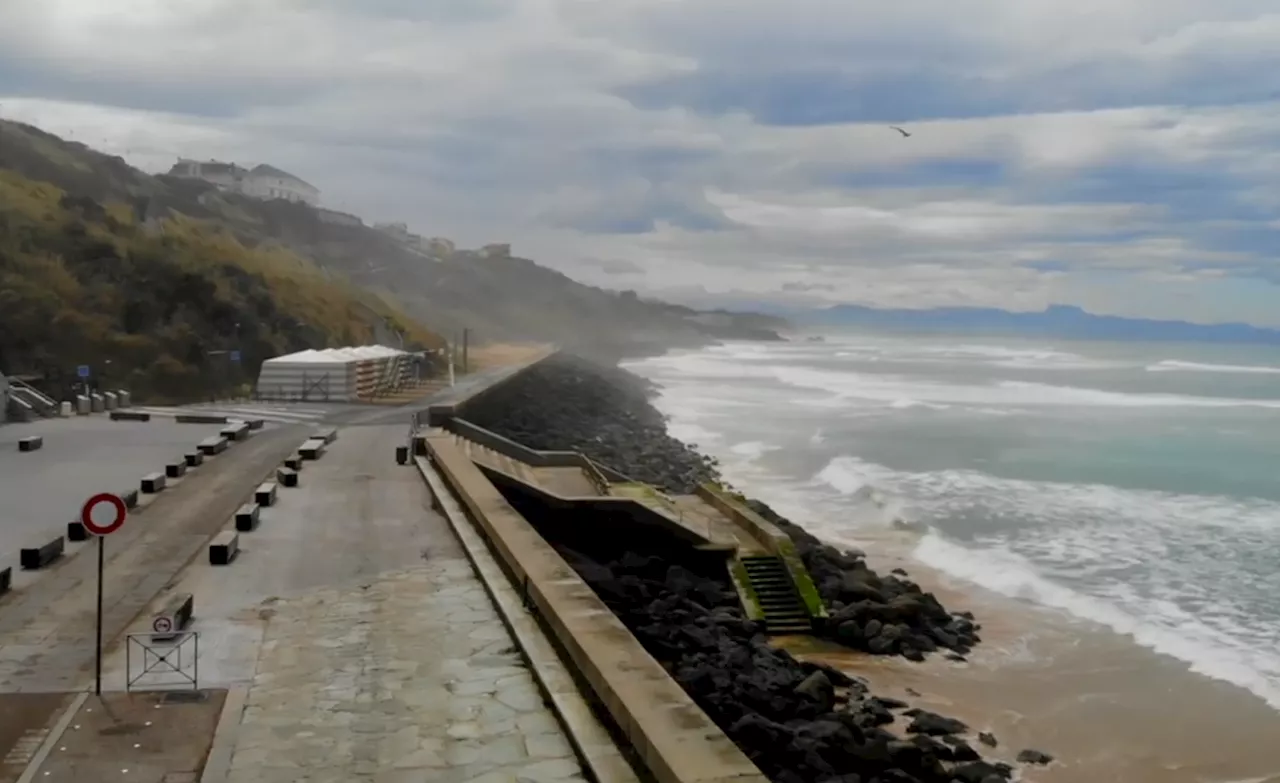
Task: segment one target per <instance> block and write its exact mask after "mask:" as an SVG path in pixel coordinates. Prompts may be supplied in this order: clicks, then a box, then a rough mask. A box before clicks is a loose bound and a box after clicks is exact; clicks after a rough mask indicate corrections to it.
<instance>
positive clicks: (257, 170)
mask: <svg viewBox="0 0 1280 783" xmlns="http://www.w3.org/2000/svg"><path fill="white" fill-rule="evenodd" d="M169 176H171V177H186V178H188V179H199V180H204V181H205V182H208V183H211V184H213V185H216V186H217V187H218V189H219V190H225V191H227V192H229V193H239V194H241V195H244V196H249V197H251V198H259V199H263V200H270V199H277V198H279V199H284V200H285V201H293V202H297V203H300V204H310V205H312V206H315V205H317V204H318V203H319V202H320V190H319V188H317V187H315V186H314V185H312V184H310V183H308V182H306V181H305V180H303V179H301V178H300V177H295V176H294V175H292V174H290V173H289V172H287V171H282V170H281V169H278V168H276V167H274V166H268V165H267V164H265V163H264V164H262V165H259V166H254V167H253V168H252V169H246V168H244V167H242V166H237V165H236V164H234V163H224V162H222V161H218V160H204V161H202V160H191V159H189V158H180V159H179V160H178V162H177V163H176V164H174V166H173V168H171V169H169Z"/></svg>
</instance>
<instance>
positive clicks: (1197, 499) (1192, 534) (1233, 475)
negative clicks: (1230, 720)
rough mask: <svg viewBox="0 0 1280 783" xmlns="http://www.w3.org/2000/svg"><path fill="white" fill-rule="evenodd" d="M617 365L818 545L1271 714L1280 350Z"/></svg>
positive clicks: (1069, 349)
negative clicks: (1146, 656)
mask: <svg viewBox="0 0 1280 783" xmlns="http://www.w3.org/2000/svg"><path fill="white" fill-rule="evenodd" d="M625 366H626V367H627V368H628V369H630V370H632V371H634V372H636V373H638V374H640V375H642V376H644V377H647V378H650V379H652V380H653V381H655V382H657V383H658V384H659V385H660V387H661V394H660V397H659V399H658V400H657V401H656V402H657V405H658V407H659V408H660V409H661V410H662V411H663V412H664V413H665V414H667V415H668V416H669V417H670V430H671V433H672V434H673V435H674V436H676V437H678V438H681V439H682V440H685V441H687V442H690V443H694V444H697V445H698V447H699V448H700V449H701V450H702V451H704V452H706V453H710V454H712V455H714V456H716V457H718V458H719V459H720V460H721V462H722V467H723V470H724V473H725V477H726V479H727V480H728V481H729V482H730V483H732V484H734V485H735V486H738V487H742V488H744V489H746V490H748V491H749V492H750V493H751V494H753V495H756V496H758V497H760V498H761V499H763V500H765V501H766V502H769V503H771V504H772V505H774V506H775V507H776V508H777V509H778V510H779V512H781V513H784V514H786V515H788V516H790V517H792V518H794V519H795V520H796V521H798V522H800V523H802V524H804V525H805V526H806V527H808V528H809V529H810V530H811V531H812V532H814V533H816V534H819V535H822V536H825V537H828V538H830V539H832V540H835V541H839V542H847V543H849V544H856V543H858V541H859V536H860V535H863V534H867V533H869V532H871V531H874V530H884V529H899V530H904V531H907V532H906V533H904V535H908V536H909V537H910V542H911V543H910V546H911V553H910V554H911V556H912V557H914V558H915V559H916V560H918V561H921V562H922V563H923V564H925V565H927V566H928V567H930V568H932V569H936V570H938V571H940V572H943V573H944V574H948V575H950V576H951V577H953V578H956V579H960V580H964V581H966V582H968V583H972V584H974V585H977V586H980V587H982V588H986V589H988V590H991V591H994V592H996V593H1000V594H1003V595H1005V596H1008V597H1010V598H1012V599H1016V600H1018V601H1020V602H1024V603H1026V604H1030V605H1037V606H1040V607H1043V608H1044V609H1045V610H1046V611H1047V612H1051V613H1057V614H1059V615H1061V616H1062V618H1063V620H1064V621H1070V620H1071V619H1072V618H1074V619H1076V620H1079V621H1081V622H1087V623H1089V624H1101V625H1102V626H1106V627H1108V628H1110V629H1112V630H1114V631H1116V632H1118V633H1120V634H1124V635H1127V636H1130V637H1132V639H1133V640H1135V641H1136V642H1137V643H1138V644H1140V645H1142V646H1144V647H1147V648H1150V649H1152V650H1154V651H1156V652H1158V653H1162V654H1164V655H1167V656H1172V657H1174V658H1176V659H1178V660H1179V661H1181V662H1183V663H1184V664H1185V665H1186V666H1187V667H1189V668H1190V669H1192V670H1194V671H1196V672H1199V673H1201V674H1204V675H1207V676H1209V677H1212V678H1215V679H1217V680H1220V681H1224V682H1227V683H1231V684H1233V685H1236V686H1239V687H1241V688H1244V689H1247V690H1248V691H1250V692H1252V693H1253V694H1255V695H1256V696H1258V697H1260V698H1261V699H1264V700H1265V701H1266V702H1267V703H1268V704H1269V705H1271V707H1272V708H1273V709H1277V710H1280V350H1277V349H1275V348H1256V347H1239V346H1209V345H1182V344H1136V343H1106V342H1076V341H1047V340H1034V341H1020V340H1013V339H1005V338H999V339H994V338H990V339H988V338H973V337H967V336H966V337H945V336H936V337H920V336H911V337H904V336H895V335H879V334H869V333H857V334H854V333H827V334H825V340H824V341H821V342H817V341H793V342H786V343H728V344H724V345H719V346H715V347H711V348H707V349H703V350H696V351H677V352H673V353H670V354H667V355H665V356H660V357H654V358H649V359H645V360H640V361H634V362H628V363H627V364H626V365H625ZM980 619H981V618H980Z"/></svg>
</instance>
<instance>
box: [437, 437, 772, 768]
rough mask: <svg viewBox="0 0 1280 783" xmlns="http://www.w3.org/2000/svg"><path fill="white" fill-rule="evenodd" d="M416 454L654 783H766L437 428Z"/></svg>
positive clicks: (616, 619) (605, 607)
mask: <svg viewBox="0 0 1280 783" xmlns="http://www.w3.org/2000/svg"><path fill="white" fill-rule="evenodd" d="M420 443H421V445H422V448H423V449H424V450H425V451H426V452H427V455H428V456H429V458H430V459H431V461H432V463H433V464H434V465H435V467H436V468H437V469H438V470H439V471H440V473H441V474H442V475H443V476H444V477H445V479H446V480H447V482H448V483H449V485H450V488H451V489H452V491H453V492H454V493H455V495H456V497H457V499H458V500H459V502H460V503H461V504H462V506H463V507H464V508H465V509H466V511H467V514H468V516H469V517H470V518H471V519H472V521H473V522H474V523H475V524H476V525H477V527H478V528H479V529H480V531H481V533H482V534H483V536H484V537H485V539H487V542H488V545H489V546H490V548H491V549H492V550H493V552H494V554H495V556H496V557H497V560H498V562H499V563H500V564H501V565H502V567H503V569H504V570H505V571H506V572H507V575H508V577H509V578H510V579H511V581H512V583H513V584H514V585H516V586H517V588H518V589H519V590H521V591H522V592H523V593H524V594H525V595H526V596H527V599H528V602H529V605H530V606H531V607H533V608H534V609H535V610H536V612H537V613H538V615H539V616H540V617H541V619H542V621H543V625H544V627H545V628H546V629H547V631H548V633H549V634H550V635H551V636H552V637H553V638H554V639H555V641H556V642H557V644H558V645H559V647H560V648H561V650H562V651H563V654H564V655H565V656H566V657H567V658H568V661H567V662H568V663H569V664H570V666H571V668H573V669H574V670H575V671H576V672H577V673H578V674H579V675H580V676H581V679H582V680H583V681H584V682H585V683H586V684H587V685H588V686H589V688H590V690H591V692H592V693H591V695H592V696H593V697H594V700H595V701H596V702H597V703H598V704H599V705H601V706H602V708H603V710H604V711H605V712H607V714H608V715H609V717H610V718H611V719H612V721H613V723H614V724H615V726H616V727H617V728H618V730H619V731H620V732H621V733H622V734H623V735H624V736H625V737H626V739H627V741H628V742H629V744H630V745H631V746H632V748H633V749H634V750H635V752H636V754H637V756H638V758H639V759H640V761H641V763H642V764H643V765H644V767H645V769H646V770H647V772H648V773H649V774H650V775H651V776H652V777H653V779H654V780H656V781H658V783H728V782H729V781H733V782H734V783H765V781H766V780H767V778H765V776H764V775H763V774H762V773H761V772H760V770H759V769H758V768H757V767H756V766H755V765H754V764H753V763H752V762H751V761H750V760H749V759H748V758H747V757H746V755H745V754H743V753H742V751H741V750H740V749H739V748H738V747H737V746H736V745H735V744H734V743H733V742H732V741H731V740H730V739H729V738H728V737H727V736H726V735H725V734H724V732H723V731H721V729H720V728H719V727H718V726H717V725H716V724H715V723H714V722H713V721H712V720H711V719H710V718H709V717H708V716H707V715H706V713H704V712H703V711H702V709H701V708H699V707H698V706H697V704H695V703H694V701H693V699H692V698H690V697H689V695H688V694H687V693H686V692H685V691H684V689H683V688H681V687H680V685H679V684H677V683H676V682H675V680H673V679H672V678H671V677H670V676H669V675H668V674H667V672H666V670H665V669H663V667H662V666H661V664H659V663H658V662H657V661H656V660H655V659H654V658H653V657H652V656H651V655H649V654H648V652H647V651H645V649H644V648H643V647H642V646H641V645H640V642H639V641H638V640H637V639H636V638H635V636H633V635H632V634H631V632H630V631H629V630H628V629H627V628H626V627H625V626H624V625H623V624H622V622H621V621H620V620H619V619H618V618H617V616H615V615H614V614H613V612H612V611H611V610H610V609H609V608H608V607H607V606H606V605H605V604H604V602H603V601H602V600H600V598H599V596H597V595H596V594H595V592H594V591H593V590H592V589H591V588H590V587H589V586H587V584H586V583H585V582H583V581H582V579H581V578H580V577H579V576H578V575H577V573H576V572H575V571H574V570H573V569H572V568H571V567H570V566H569V565H568V564H567V563H566V562H565V561H564V559H563V558H561V557H560V555H559V553H557V552H556V551H555V550H554V549H553V548H552V547H551V545H550V544H549V543H548V542H547V541H546V540H545V539H543V537H542V536H541V535H540V534H539V533H538V532H537V531H536V530H535V529H534V528H533V526H532V525H531V524H529V522H528V521H527V520H525V519H524V518H523V517H522V516H520V514H519V513H517V512H516V510H515V509H514V508H512V507H511V506H510V505H509V504H508V503H507V502H506V500H505V499H504V498H503V496H502V494H501V493H500V492H499V491H498V490H497V488H495V487H494V485H493V484H492V483H490V482H489V480H488V479H487V478H486V477H485V475H484V474H483V472H481V471H480V469H479V468H477V467H476V466H475V465H474V464H473V463H472V461H471V460H470V459H469V458H468V457H467V456H466V455H465V454H464V453H463V452H462V451H461V449H459V448H458V447H457V445H456V444H455V442H454V440H453V438H452V436H451V435H450V434H449V433H446V432H443V431H434V432H428V433H425V434H424V436H423V437H422V438H421V440H420Z"/></svg>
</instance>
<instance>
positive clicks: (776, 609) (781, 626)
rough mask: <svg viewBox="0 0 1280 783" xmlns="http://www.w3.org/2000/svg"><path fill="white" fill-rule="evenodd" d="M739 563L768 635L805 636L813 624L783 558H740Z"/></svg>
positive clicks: (761, 556)
mask: <svg viewBox="0 0 1280 783" xmlns="http://www.w3.org/2000/svg"><path fill="white" fill-rule="evenodd" d="M740 560H741V561H742V565H743V567H744V568H745V569H746V572H747V579H748V581H750V583H751V589H752V590H753V591H755V594H756V602H757V603H758V604H759V605H760V609H761V610H762V611H763V612H764V622H765V628H766V629H767V630H768V632H769V633H771V634H788V633H796V634H806V633H811V632H812V631H813V623H812V621H811V620H810V619H809V613H808V611H807V610H806V609H805V606H804V601H802V600H801V599H800V594H799V593H798V592H796V587H795V583H794V582H793V581H792V579H791V574H789V573H788V572H787V567H786V566H785V565H784V564H783V562H782V558H780V557H776V556H774V555H743V556H742V557H741V558H740Z"/></svg>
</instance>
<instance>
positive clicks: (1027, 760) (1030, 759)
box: [1018, 748, 1053, 764]
mask: <svg viewBox="0 0 1280 783" xmlns="http://www.w3.org/2000/svg"><path fill="white" fill-rule="evenodd" d="M1051 761H1053V756H1050V755H1049V754H1048V753H1045V752H1044V751H1042V750H1036V749H1035V748H1027V749H1026V750H1020V751H1018V763H1019V764H1048V763H1049V762H1051Z"/></svg>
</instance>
